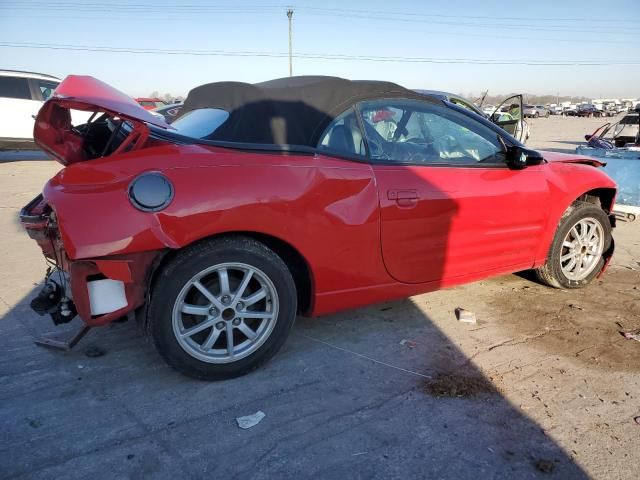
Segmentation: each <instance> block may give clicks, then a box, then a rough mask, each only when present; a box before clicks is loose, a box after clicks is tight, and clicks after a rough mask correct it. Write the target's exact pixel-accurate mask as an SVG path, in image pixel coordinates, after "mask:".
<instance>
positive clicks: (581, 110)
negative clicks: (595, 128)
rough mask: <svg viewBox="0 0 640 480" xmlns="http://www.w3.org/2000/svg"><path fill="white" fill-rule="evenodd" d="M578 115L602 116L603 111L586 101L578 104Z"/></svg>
mask: <svg viewBox="0 0 640 480" xmlns="http://www.w3.org/2000/svg"><path fill="white" fill-rule="evenodd" d="M576 115H577V116H578V117H601V116H602V112H601V111H600V110H598V109H597V108H596V106H595V105H592V104H590V103H586V104H582V105H578V109H577V111H576Z"/></svg>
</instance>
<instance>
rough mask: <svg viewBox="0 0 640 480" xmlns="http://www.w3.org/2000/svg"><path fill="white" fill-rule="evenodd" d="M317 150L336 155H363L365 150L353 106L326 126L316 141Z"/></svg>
mask: <svg viewBox="0 0 640 480" xmlns="http://www.w3.org/2000/svg"><path fill="white" fill-rule="evenodd" d="M318 150H324V151H326V152H327V153H335V154H337V155H340V154H342V155H347V156H358V157H364V156H365V155H366V150H365V146H364V139H363V138H362V131H361V130H360V127H359V126H358V122H357V119H356V114H355V111H354V110H353V108H350V109H349V110H347V111H346V112H344V113H342V114H340V115H339V116H338V117H336V118H335V119H334V120H333V122H331V124H330V125H329V126H328V127H327V129H326V130H325V131H324V133H323V134H322V136H321V137H320V142H319V143H318Z"/></svg>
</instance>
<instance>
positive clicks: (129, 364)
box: [0, 117, 640, 479]
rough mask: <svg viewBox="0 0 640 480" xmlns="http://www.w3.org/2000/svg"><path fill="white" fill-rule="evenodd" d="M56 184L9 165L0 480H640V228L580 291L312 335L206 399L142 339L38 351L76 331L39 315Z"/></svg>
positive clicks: (488, 292)
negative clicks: (639, 419)
mask: <svg viewBox="0 0 640 480" xmlns="http://www.w3.org/2000/svg"><path fill="white" fill-rule="evenodd" d="M599 123H601V122H600V121H599V120H593V119H573V118H567V119H565V118H553V117H552V118H549V119H535V120H531V129H532V138H531V140H530V142H529V144H530V145H531V146H532V147H534V148H541V147H544V148H549V149H556V150H558V151H563V150H565V151H572V150H573V148H574V147H575V144H576V143H577V142H579V141H580V140H581V139H582V135H584V133H587V132H590V131H592V130H593V129H595V127H596V126H597V125H598V124H599ZM2 155H3V154H0V162H1V160H2V158H3V157H2ZM57 169H58V165H57V164H55V163H53V162H50V161H27V160H22V159H19V160H16V161H10V162H6V163H0V350H1V351H2V352H3V354H2V356H1V357H0V424H1V425H2V429H1V432H0V477H2V478H38V479H46V478H103V477H110V478H185V477H195V478H202V477H205V476H214V475H215V476H216V477H231V478H307V477H316V478H367V479H369V478H397V477H404V478H461V479H475V478H483V479H484V478H546V477H549V478H558V479H567V478H601V479H609V478H617V479H632V478H634V479H635V478H637V475H638V465H640V452H639V451H638V448H637V446H638V443H637V439H638V435H639V434H640V425H638V424H636V423H635V422H634V417H636V416H640V373H639V372H640V342H636V341H634V340H627V339H625V338H623V337H622V336H621V335H620V334H619V331H620V330H623V329H633V328H640V290H639V289H640V222H638V221H637V222H635V223H631V224H620V225H619V227H618V228H617V229H616V231H615V232H614V236H615V239H616V244H617V252H616V255H615V259H614V262H613V265H612V266H611V268H610V269H609V271H608V273H607V275H605V276H604V277H603V278H602V279H601V280H598V281H595V282H594V283H593V284H592V285H590V286H589V287H587V288H585V289H583V290H580V291H562V290H554V289H549V288H546V287H544V286H542V285H540V284H538V283H536V282H535V281H532V280H531V279H530V278H529V277H528V276H527V275H507V276H502V277H498V278H495V279H492V280H487V281H481V282H476V283H473V284H470V285H466V286H463V287H458V288H452V289H448V290H444V291H440V292H435V293H431V294H426V295H419V296H416V297H413V298H410V299H406V300H403V301H398V302H392V303H387V304H382V305H375V306H371V307H369V308H363V309H359V310H354V311H349V312H344V313H340V314H336V315H331V316H326V317H323V318H319V319H306V318H299V319H298V321H297V324H296V326H295V328H294V331H293V333H292V335H291V337H290V339H289V341H288V342H287V344H286V345H285V347H284V348H283V350H282V351H281V352H280V353H279V354H278V355H277V356H276V357H275V358H274V359H273V360H272V361H271V362H270V363H269V364H268V365H266V366H265V367H264V368H262V369H260V370H258V371H256V372H254V373H252V374H250V375H248V376H245V377H242V378H239V379H235V380H231V381H225V382H218V383H203V382H197V381H193V380H190V379H187V378H185V377H182V376H181V375H179V374H177V373H175V372H174V371H172V370H171V369H170V368H168V367H166V366H165V365H164V363H163V362H162V360H161V358H160V357H159V356H158V354H157V353H156V352H155V351H154V349H153V347H152V346H151V345H150V344H149V343H148V342H147V341H146V340H145V338H144V335H143V333H142V332H141V331H140V329H139V328H138V326H137V325H136V324H135V323H132V322H128V323H117V324H113V325H111V326H109V327H103V328H101V329H95V330H92V331H91V332H89V334H88V335H87V337H86V338H85V339H84V340H83V341H82V342H81V343H80V344H79V345H78V346H77V347H76V348H75V349H74V350H72V351H70V352H67V353H60V352H52V351H48V350H44V349H41V348H39V347H36V346H35V345H34V344H33V339H34V338H35V337H38V336H40V335H42V334H45V333H50V332H54V331H57V332H60V331H61V332H63V333H65V332H71V331H73V330H74V329H75V328H77V327H78V325H79V324H78V323H75V322H74V323H72V324H69V325H66V326H63V327H58V328H54V327H53V325H52V324H51V323H50V322H49V321H48V320H47V319H44V318H41V317H38V316H36V315H35V314H34V313H32V312H31V311H30V309H29V307H28V302H29V300H30V298H31V297H32V296H33V295H34V292H35V291H36V289H37V285H38V283H39V282H40V281H41V279H42V276H43V273H44V270H45V265H44V261H43V259H42V256H41V254H40V253H39V251H38V248H37V246H36V245H35V243H34V242H33V241H31V240H30V239H28V238H27V236H26V235H25V234H24V233H23V232H22V231H21V229H20V226H19V225H18V223H17V221H16V217H17V213H18V210H19V208H20V207H22V206H23V205H24V204H26V203H27V202H28V201H29V200H30V199H31V198H32V197H33V196H35V195H36V193H37V192H38V191H39V190H40V189H41V186H42V184H43V183H44V182H45V181H46V179H47V178H49V177H50V176H51V175H52V174H53V173H54V172H55V171H56V170H57ZM456 307H464V308H466V309H469V310H472V311H474V312H475V313H476V314H477V317H478V323H477V324H476V325H468V324H462V323H459V322H458V321H457V320H456V318H455V316H454V309H455V308H456ZM403 340H407V341H405V342H403ZM97 349H99V350H97ZM100 352H103V353H104V355H101V356H97V357H95V356H91V355H93V354H96V353H100ZM259 410H260V411H262V412H264V413H265V414H266V417H265V418H264V419H263V420H262V422H261V423H259V424H258V425H257V426H255V427H253V428H251V429H249V430H241V429H239V428H238V426H237V425H236V421H235V418H236V417H239V416H243V415H249V414H253V413H255V412H257V411H259Z"/></svg>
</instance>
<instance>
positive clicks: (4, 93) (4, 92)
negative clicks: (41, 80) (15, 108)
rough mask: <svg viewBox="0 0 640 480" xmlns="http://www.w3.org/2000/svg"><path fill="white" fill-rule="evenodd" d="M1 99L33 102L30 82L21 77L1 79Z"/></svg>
mask: <svg viewBox="0 0 640 480" xmlns="http://www.w3.org/2000/svg"><path fill="white" fill-rule="evenodd" d="M0 97H5V98H20V99H23V100H31V91H30V90H29V81H28V80H27V79H26V78H21V77H0Z"/></svg>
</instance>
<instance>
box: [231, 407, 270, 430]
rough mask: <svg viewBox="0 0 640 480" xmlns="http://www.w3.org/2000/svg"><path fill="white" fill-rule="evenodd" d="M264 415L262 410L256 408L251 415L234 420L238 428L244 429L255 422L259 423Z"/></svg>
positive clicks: (254, 424) (252, 425)
mask: <svg viewBox="0 0 640 480" xmlns="http://www.w3.org/2000/svg"><path fill="white" fill-rule="evenodd" d="M264 417H266V415H265V414H264V412H262V411H260V410H258V411H257V412H256V413H254V414H253V415H247V416H246V417H238V418H236V422H238V426H239V427H240V428H242V429H244V430H246V429H248V428H251V427H255V426H256V425H257V424H259V423H260V422H261V421H262V419H263V418H264Z"/></svg>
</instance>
